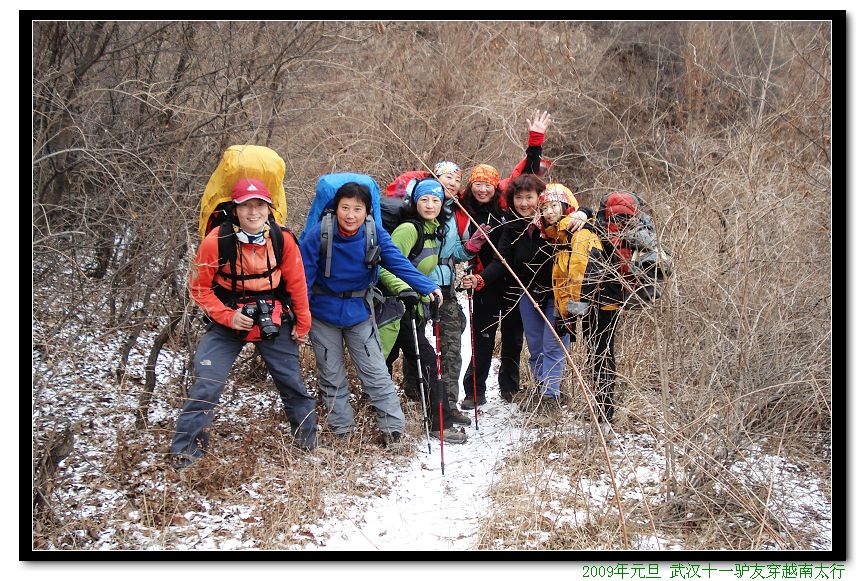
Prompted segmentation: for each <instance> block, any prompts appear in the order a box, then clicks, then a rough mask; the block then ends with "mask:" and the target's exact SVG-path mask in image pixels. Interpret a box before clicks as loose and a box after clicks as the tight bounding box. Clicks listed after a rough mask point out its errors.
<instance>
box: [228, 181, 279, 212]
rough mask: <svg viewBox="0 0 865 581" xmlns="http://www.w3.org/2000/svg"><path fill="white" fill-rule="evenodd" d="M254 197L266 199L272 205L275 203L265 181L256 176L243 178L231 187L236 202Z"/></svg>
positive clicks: (232, 197)
mask: <svg viewBox="0 0 865 581" xmlns="http://www.w3.org/2000/svg"><path fill="white" fill-rule="evenodd" d="M253 198H258V199H259V200H264V201H265V202H267V203H268V204H270V205H271V206H272V205H273V199H272V198H271V197H270V192H268V191H267V186H266V185H264V182H263V181H261V180H258V179H255V178H241V179H239V180H237V181H236V182H235V183H234V187H233V188H231V199H232V200H233V201H234V203H235V204H242V203H243V202H246V201H247V200H251V199H253Z"/></svg>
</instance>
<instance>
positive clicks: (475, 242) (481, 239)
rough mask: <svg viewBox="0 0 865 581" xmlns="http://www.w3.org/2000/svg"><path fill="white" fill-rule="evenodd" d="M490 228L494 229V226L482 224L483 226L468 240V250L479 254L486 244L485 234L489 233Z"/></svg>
mask: <svg viewBox="0 0 865 581" xmlns="http://www.w3.org/2000/svg"><path fill="white" fill-rule="evenodd" d="M490 230H492V227H491V226H490V225H489V224H481V227H480V228H479V229H477V230H475V233H474V234H472V237H471V238H469V239H468V241H467V242H466V250H468V251H469V252H471V253H472V254H477V253H478V252H479V251H480V249H481V248H482V247H483V245H484V244H486V241H487V239H486V237H485V236H484V234H489V232H490Z"/></svg>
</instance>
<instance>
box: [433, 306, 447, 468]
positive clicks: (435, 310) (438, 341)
mask: <svg viewBox="0 0 865 581" xmlns="http://www.w3.org/2000/svg"><path fill="white" fill-rule="evenodd" d="M429 306H430V315H432V320H433V335H435V338H436V379H437V380H438V383H439V391H442V392H443V391H444V388H443V387H442V384H441V383H442V352H441V336H440V334H439V321H440V320H441V317H440V316H439V304H438V301H437V300H436V299H432V300H431V301H430V305H429ZM444 397H445V396H444V393H440V394H439V398H438V400H439V442H440V443H441V457H442V460H441V462H442V476H444V475H445V420H444V406H443V404H442V400H443V399H444Z"/></svg>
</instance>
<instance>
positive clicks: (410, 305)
mask: <svg viewBox="0 0 865 581" xmlns="http://www.w3.org/2000/svg"><path fill="white" fill-rule="evenodd" d="M396 298H398V299H399V300H401V301H402V304H404V305H405V312H406V313H409V312H412V311H413V310H414V309H415V308H416V307H417V303H418V296H417V293H416V292H414V291H413V290H411V289H408V290H404V291H401V292H400V293H399V294H398V295H397V296H396Z"/></svg>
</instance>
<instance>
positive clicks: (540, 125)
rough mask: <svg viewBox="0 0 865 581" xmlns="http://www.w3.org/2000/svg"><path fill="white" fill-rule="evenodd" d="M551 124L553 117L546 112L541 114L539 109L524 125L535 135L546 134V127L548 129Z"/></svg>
mask: <svg viewBox="0 0 865 581" xmlns="http://www.w3.org/2000/svg"><path fill="white" fill-rule="evenodd" d="M552 122H553V116H552V115H550V114H549V113H547V112H546V111H544V112H543V113H541V110H540V109H538V110H536V111H535V115H534V117H533V118H532V119H526V123H528V125H529V131H530V132H531V131H534V132H536V133H546V132H547V127H549V126H550V123H552Z"/></svg>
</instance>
